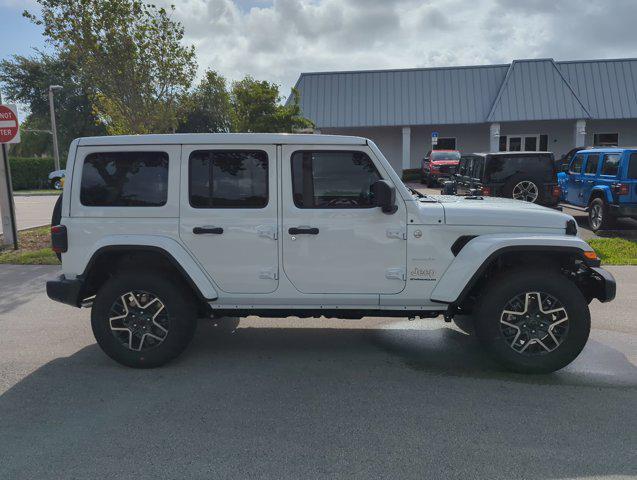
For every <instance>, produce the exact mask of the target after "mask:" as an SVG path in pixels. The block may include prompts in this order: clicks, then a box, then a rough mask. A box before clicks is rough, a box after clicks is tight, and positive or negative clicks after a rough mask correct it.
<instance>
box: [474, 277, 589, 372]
mask: <svg viewBox="0 0 637 480" xmlns="http://www.w3.org/2000/svg"><path fill="white" fill-rule="evenodd" d="M492 283H493V286H491V287H487V288H486V289H485V290H484V296H483V299H482V301H481V303H480V305H479V306H478V308H477V309H476V312H475V314H474V320H475V322H476V323H475V325H476V333H477V336H478V339H479V340H480V342H481V343H482V344H483V345H484V346H485V347H486V348H487V350H488V351H489V352H490V353H491V354H492V355H493V356H494V357H495V358H496V360H498V361H499V362H500V363H502V364H503V365H504V366H505V367H507V368H508V369H510V370H514V371H517V372H522V373H549V372H553V371H555V370H559V369H560V368H563V367H565V366H566V365H568V364H569V363H571V362H572V361H573V360H574V359H575V358H576V357H577V356H578V355H579V353H580V352H581V351H582V349H583V348H584V346H585V345H586V341H587V340H588V336H589V333H590V312H589V309H588V304H587V302H586V299H585V298H584V296H583V295H582V293H581V292H580V290H579V289H578V288H577V286H576V285H574V284H573V283H572V282H570V281H568V280H567V279H566V278H565V277H564V276H563V275H561V274H560V273H557V272H555V273H553V272H546V271H539V270H533V271H530V272H529V271H524V270H517V271H514V272H511V273H509V274H506V275H502V276H500V277H498V278H494V279H493V280H492ZM531 291H540V292H543V293H547V294H549V295H552V296H553V297H555V298H556V299H558V300H559V301H560V302H561V303H562V305H563V306H564V308H565V309H566V312H567V315H568V317H569V331H568V334H567V336H566V338H565V339H564V341H563V342H562V344H561V345H560V346H559V347H557V349H555V350H554V351H552V352H548V353H546V354H542V355H534V356H525V355H523V354H520V353H517V352H516V351H514V350H513V349H512V348H511V347H510V345H509V343H508V342H507V341H506V340H505V339H504V337H503V334H502V331H501V328H500V317H501V314H502V311H503V310H504V307H505V305H506V304H507V303H508V302H509V300H511V299H512V298H514V297H515V296H517V295H519V294H522V293H525V292H531Z"/></svg>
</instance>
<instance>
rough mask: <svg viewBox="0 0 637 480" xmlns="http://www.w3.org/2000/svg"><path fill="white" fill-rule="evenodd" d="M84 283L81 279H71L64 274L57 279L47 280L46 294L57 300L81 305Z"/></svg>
mask: <svg viewBox="0 0 637 480" xmlns="http://www.w3.org/2000/svg"><path fill="white" fill-rule="evenodd" d="M83 285H84V282H83V281H82V280H80V279H77V278H76V279H73V280H70V279H68V278H66V277H65V276H64V275H60V276H59V277H57V279H55V280H49V281H48V282H46V294H47V295H48V297H49V298H50V299H51V300H55V301H56V302H60V303H65V304H66V305H71V306H73V307H79V306H80V303H81V300H82V296H81V292H82V287H83Z"/></svg>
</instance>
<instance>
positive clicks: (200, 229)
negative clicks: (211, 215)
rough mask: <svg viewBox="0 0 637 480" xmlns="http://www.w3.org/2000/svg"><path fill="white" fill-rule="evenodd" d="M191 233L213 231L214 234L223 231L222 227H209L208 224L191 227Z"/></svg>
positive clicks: (199, 233) (197, 233)
mask: <svg viewBox="0 0 637 480" xmlns="http://www.w3.org/2000/svg"><path fill="white" fill-rule="evenodd" d="M192 233H194V234H195V235H203V234H206V233H214V234H216V235H221V234H222V233H223V228H221V227H210V226H204V227H195V228H193V229H192Z"/></svg>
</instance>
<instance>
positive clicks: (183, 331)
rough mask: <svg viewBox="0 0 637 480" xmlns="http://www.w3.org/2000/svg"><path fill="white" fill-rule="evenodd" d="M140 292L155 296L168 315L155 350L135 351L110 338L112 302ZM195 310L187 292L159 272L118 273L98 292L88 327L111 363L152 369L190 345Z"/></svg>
mask: <svg viewBox="0 0 637 480" xmlns="http://www.w3.org/2000/svg"><path fill="white" fill-rule="evenodd" d="M133 290H141V291H145V292H148V293H150V294H152V295H155V296H156V297H158V298H159V299H160V300H161V301H162V303H163V304H164V306H165V308H166V310H167V311H168V315H169V320H170V323H169V327H168V334H167V336H166V338H165V340H164V341H163V342H162V343H161V344H160V345H158V346H157V347H155V348H152V349H149V350H146V351H141V352H136V351H133V350H129V349H128V348H126V347H125V346H124V345H122V344H121V343H120V342H119V340H118V339H117V338H115V336H114V335H113V333H112V331H111V329H110V325H109V323H110V322H109V316H110V309H111V306H112V305H113V303H114V302H115V301H116V300H117V299H118V298H119V297H120V296H121V295H123V294H124V293H126V292H129V291H133ZM196 316H197V315H196V308H195V304H194V301H193V298H192V295H191V294H190V292H188V291H186V290H185V289H184V287H183V286H181V285H180V284H179V283H178V282H174V281H171V280H169V279H166V278H165V275H164V276H162V274H161V273H160V272H157V273H155V274H152V273H132V272H127V273H121V274H117V275H115V276H114V277H112V278H111V279H109V280H108V281H107V282H106V283H105V284H104V285H103V286H102V288H101V289H100V291H99V292H98V294H97V296H96V298H95V302H94V303H93V308H92V311H91V327H92V329H93V334H94V335H95V339H96V340H97V343H98V344H99V346H100V347H101V348H102V350H103V351H104V352H105V353H106V354H107V355H108V356H109V357H111V358H112V359H113V360H115V361H117V362H119V363H121V364H123V365H126V366H130V367H136V368H153V367H158V366H161V365H163V364H165V363H167V362H169V361H170V360H172V359H174V358H175V357H177V356H178V355H179V354H180V353H181V352H182V351H183V350H184V349H185V348H186V346H187V345H188V344H189V343H190V340H191V339H192V337H193V335H194V333H195V329H196V325H197V322H196Z"/></svg>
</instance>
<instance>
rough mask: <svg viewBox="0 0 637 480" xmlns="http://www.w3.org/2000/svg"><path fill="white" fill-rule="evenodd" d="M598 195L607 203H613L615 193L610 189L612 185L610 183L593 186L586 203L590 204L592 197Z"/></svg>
mask: <svg viewBox="0 0 637 480" xmlns="http://www.w3.org/2000/svg"><path fill="white" fill-rule="evenodd" d="M597 196H601V197H602V198H603V199H604V201H605V202H606V203H613V193H612V192H611V191H610V187H609V186H608V185H597V186H595V187H593V189H592V190H591V194H590V196H589V197H588V200H587V202H586V204H587V205H590V203H591V199H593V198H595V197H597Z"/></svg>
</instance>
